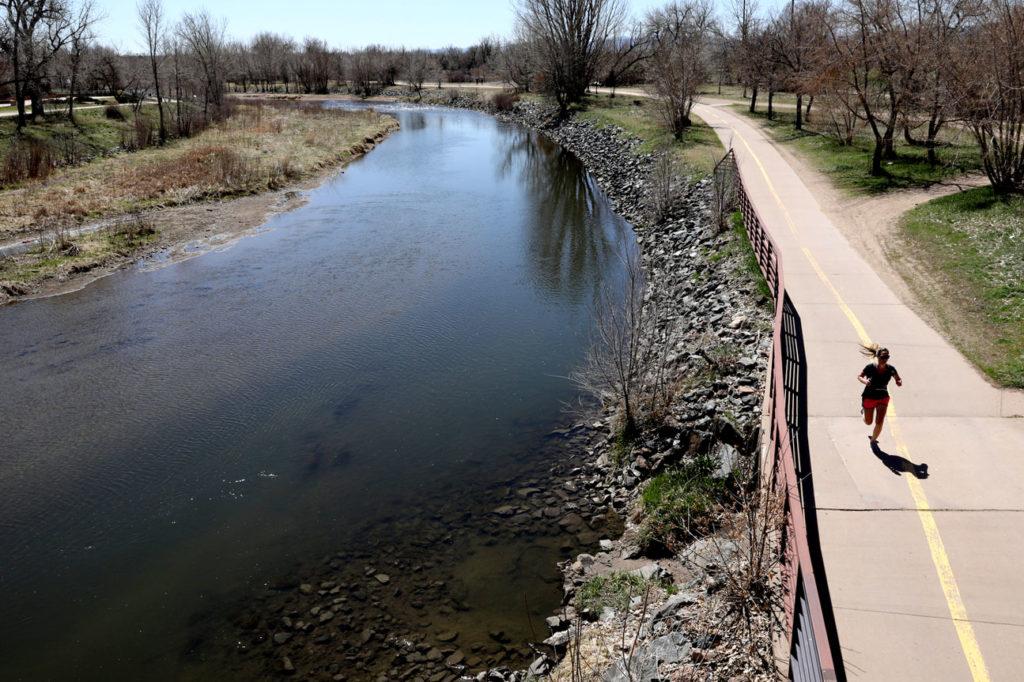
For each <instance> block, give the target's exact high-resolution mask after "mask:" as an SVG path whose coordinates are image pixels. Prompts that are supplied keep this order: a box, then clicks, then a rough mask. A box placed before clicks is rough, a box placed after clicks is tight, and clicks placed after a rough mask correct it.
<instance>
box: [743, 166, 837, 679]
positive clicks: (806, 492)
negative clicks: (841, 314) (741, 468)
mask: <svg viewBox="0 0 1024 682" xmlns="http://www.w3.org/2000/svg"><path fill="white" fill-rule="evenodd" d="M729 156H730V157H731V166H732V175H733V182H734V189H735V192H736V199H737V202H738V205H739V210H740V213H741V214H742V216H743V224H744V226H745V227H746V231H747V236H748V237H749V239H750V244H751V246H752V247H753V249H754V254H755V255H756V256H757V263H758V265H759V266H760V268H761V272H762V274H764V279H765V281H766V282H767V283H768V288H769V289H770V290H771V292H772V295H773V296H774V298H775V325H774V334H773V336H774V348H773V351H772V367H771V386H770V391H771V392H770V399H769V408H768V409H769V415H768V416H769V419H770V422H771V434H770V436H771V441H770V445H769V453H770V455H771V482H772V484H773V485H774V486H775V488H776V490H778V491H779V492H780V493H781V494H782V495H783V509H784V513H785V523H784V527H783V533H782V538H781V544H782V547H781V551H782V557H783V581H784V588H785V592H784V594H785V600H786V603H785V613H786V621H787V626H788V627H787V630H788V637H789V678H790V679H791V680H795V681H797V682H803V681H804V680H814V681H821V682H826V681H830V680H838V679H839V675H841V674H842V665H841V662H840V653H839V648H838V642H837V641H836V636H835V628H834V627H830V626H829V625H828V623H832V622H833V621H832V618H831V607H830V606H829V604H830V601H829V599H828V594H827V587H826V586H825V580H824V570H823V568H822V565H821V561H820V552H819V551H818V546H817V522H816V516H814V511H813V510H814V504H813V487H812V481H811V477H810V458H809V456H808V452H807V433H806V418H807V410H806V407H805V402H806V395H807V392H806V362H805V360H804V353H803V334H802V330H801V326H800V316H799V315H798V314H797V311H796V308H795V307H794V306H793V302H792V301H791V300H790V298H789V295H788V294H787V293H786V286H785V280H784V278H783V267H782V257H781V254H780V252H779V248H778V246H777V245H776V243H775V240H773V239H772V237H771V235H770V234H769V233H768V231H767V230H766V229H765V227H764V223H763V221H762V220H761V217H760V215H758V212H757V209H756V208H754V205H753V204H752V203H751V201H750V197H749V196H748V195H747V191H746V188H745V187H744V185H743V178H742V176H741V175H740V172H739V165H738V164H737V162H736V155H735V153H734V152H733V151H732V150H729ZM809 525H811V526H813V529H814V532H813V533H810V534H809V533H808V526H809ZM812 536H813V540H814V542H812ZM812 549H813V551H812ZM826 614H827V615H828V617H829V618H828V621H826ZM837 672H838V675H837Z"/></svg>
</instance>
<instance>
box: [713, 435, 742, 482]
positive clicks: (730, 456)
mask: <svg viewBox="0 0 1024 682" xmlns="http://www.w3.org/2000/svg"><path fill="white" fill-rule="evenodd" d="M716 454H717V455H718V468H717V469H716V470H715V477H716V478H728V477H729V476H730V475H731V474H732V472H733V470H734V469H736V468H737V467H738V466H739V464H740V453H739V452H738V451H737V450H736V448H734V447H733V446H731V445H726V444H725V443H721V444H720V445H719V446H718V452H717V453H716Z"/></svg>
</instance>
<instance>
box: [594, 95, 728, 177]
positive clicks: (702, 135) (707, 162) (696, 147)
mask: <svg viewBox="0 0 1024 682" xmlns="http://www.w3.org/2000/svg"><path fill="white" fill-rule="evenodd" d="M656 107H657V104H656V103H655V101H654V100H650V99H639V98H632V97H626V96H623V95H618V96H617V97H609V96H608V95H593V96H591V97H589V98H588V99H587V103H586V106H585V107H584V108H583V109H582V111H580V113H579V116H580V117H581V118H585V119H587V120H590V121H593V122H595V123H598V124H600V125H616V126H619V127H620V128H622V129H623V130H625V131H626V132H628V133H631V134H632V135H635V136H637V137H639V138H640V139H641V140H643V141H644V144H643V146H642V147H641V151H642V152H644V153H649V152H655V151H661V150H668V151H669V152H671V153H672V155H673V156H674V157H675V158H676V160H677V161H678V162H679V163H680V164H682V166H683V167H684V168H685V169H687V172H690V173H692V174H694V175H697V176H699V177H704V176H706V175H708V174H710V173H711V171H712V170H713V169H714V166H715V162H716V161H717V160H718V159H720V158H721V157H722V155H723V154H724V153H725V149H724V148H723V147H722V144H721V142H719V140H718V136H717V135H716V134H715V131H714V130H713V129H712V128H711V126H709V125H708V124H706V123H705V122H704V121H702V120H701V119H700V118H698V117H697V116H693V117H692V119H693V126H692V127H691V128H690V129H689V130H688V131H687V132H686V134H685V135H683V139H681V140H676V139H675V138H674V137H673V136H672V133H671V132H669V131H668V130H667V129H666V128H665V127H664V125H662V123H661V121H660V120H659V118H658V111H657V108H656Z"/></svg>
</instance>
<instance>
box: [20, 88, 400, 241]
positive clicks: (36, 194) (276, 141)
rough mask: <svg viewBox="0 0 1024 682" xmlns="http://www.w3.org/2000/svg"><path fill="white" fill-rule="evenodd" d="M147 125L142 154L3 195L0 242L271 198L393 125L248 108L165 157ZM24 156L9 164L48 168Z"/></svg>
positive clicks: (375, 117)
mask: <svg viewBox="0 0 1024 682" xmlns="http://www.w3.org/2000/svg"><path fill="white" fill-rule="evenodd" d="M136 120H138V119H136ZM144 125H146V126H147V129H146V131H135V138H134V142H133V144H134V146H135V147H137V148H138V149H140V150H141V151H138V152H136V153H134V154H126V155H121V156H117V157H114V158H106V159H100V160H97V161H93V162H91V163H88V164H85V165H82V166H78V167H74V168H62V169H55V170H53V171H52V173H48V174H42V175H44V176H45V175H48V177H47V178H46V182H43V181H39V180H37V181H30V182H25V183H22V185H20V186H18V187H16V188H13V189H9V190H6V191H3V192H0V224H2V226H3V227H2V228H0V240H4V241H7V240H10V239H13V238H17V237H18V236H19V235H20V234H23V233H26V232H31V231H34V230H35V229H36V228H37V226H38V225H39V224H40V223H41V222H46V221H56V222H58V223H60V224H61V225H65V226H67V225H74V224H76V223H81V222H84V221H87V220H92V219H97V218H104V217H110V216H117V215H125V214H128V213H132V212H134V211H139V210H143V209H146V208H150V207H154V206H173V205H180V204H185V203H190V202H194V201H201V200H206V199H217V198H223V197H230V196H238V195H242V194H252V193H257V192H261V191H264V190H267V189H276V188H279V187H282V186H284V185H286V184H289V183H291V182H294V181H296V180H299V179H302V178H305V177H309V176H311V175H313V174H314V173H316V172H318V171H320V170H321V169H323V168H326V167H330V166H333V165H336V164H338V163H341V162H344V161H346V160H348V159H350V158H352V157H354V156H356V155H359V154H361V153H363V151H364V150H365V148H366V147H367V146H368V143H367V140H370V141H374V140H376V139H380V137H381V136H382V135H383V134H384V133H385V132H386V131H387V130H388V129H389V128H391V127H392V126H393V125H396V123H395V122H394V121H393V119H390V118H387V117H384V116H382V115H380V114H377V113H375V112H372V111H369V112H352V111H343V110H340V109H325V108H320V107H309V106H297V105H293V104H288V103H280V102H275V103H273V104H271V103H266V102H247V103H246V104H244V105H240V106H238V108H237V112H236V113H235V115H233V116H231V117H230V118H229V119H227V120H226V121H224V122H223V123H220V124H217V125H215V126H212V127H211V128H209V129H207V130H206V131H204V132H203V133H202V134H200V135H197V136H196V137H194V138H191V139H187V140H181V141H179V142H178V143H176V144H172V145H168V146H167V147H163V148H156V147H153V148H150V145H151V144H153V143H154V141H155V139H156V131H155V130H154V129H152V128H151V127H149V126H148V124H144ZM147 131H148V132H147ZM21 155H22V156H19V157H18V159H17V160H16V161H11V160H10V159H9V160H8V162H9V163H11V164H14V165H18V166H19V167H25V166H28V167H33V168H34V167H36V166H45V165H46V164H47V163H48V162H47V160H46V158H45V155H44V154H43V152H42V151H41V150H39V149H36V148H34V147H29V148H26V149H25V150H24V151H23V152H21ZM22 157H24V158H22ZM37 175H39V174H37Z"/></svg>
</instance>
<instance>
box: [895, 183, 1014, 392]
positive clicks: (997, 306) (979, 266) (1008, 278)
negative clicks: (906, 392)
mask: <svg viewBox="0 0 1024 682" xmlns="http://www.w3.org/2000/svg"><path fill="white" fill-rule="evenodd" d="M900 236H901V241H902V244H900V246H899V248H898V249H894V250H893V259H894V262H895V263H896V265H897V267H900V262H901V261H902V260H903V259H904V258H908V259H910V260H911V261H912V262H913V264H914V265H917V266H919V267H921V268H923V269H924V271H925V273H926V275H928V277H927V280H930V281H933V282H935V283H936V284H935V285H934V286H928V285H927V284H924V285H923V284H922V282H920V281H918V278H917V277H915V276H914V274H915V273H914V272H913V271H906V270H905V271H904V272H905V277H906V279H907V281H908V284H909V285H910V286H911V287H913V288H914V289H915V290H917V292H918V294H919V295H921V297H922V298H923V299H924V300H925V302H926V303H927V304H929V305H930V307H931V308H932V309H933V310H934V311H935V312H936V313H937V315H938V316H939V318H940V320H941V322H942V324H943V325H944V326H945V328H946V331H947V333H948V334H949V336H950V337H951V339H952V341H953V343H954V344H955V345H956V346H957V347H958V348H959V349H960V351H961V352H962V353H963V354H964V355H965V356H967V357H968V358H969V359H970V360H971V361H972V362H974V363H975V364H976V365H977V366H978V367H980V368H981V369H982V370H983V371H984V372H985V373H986V374H987V375H988V376H989V377H991V378H992V379H993V380H994V381H996V382H998V383H999V384H1001V385H1003V386H1010V387H1015V388H1024V197H1009V198H1007V197H999V196H997V195H996V194H995V193H994V192H993V191H992V189H991V188H990V187H981V188H978V189H972V190H968V191H966V192H961V193H958V194H952V195H950V196H946V197H941V198H939V199H934V200H932V201H929V202H927V203H925V204H922V205H921V206H918V207H917V208H915V209H913V210H911V211H909V212H908V213H907V214H906V215H905V216H904V217H903V220H902V221H901V222H900Z"/></svg>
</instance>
